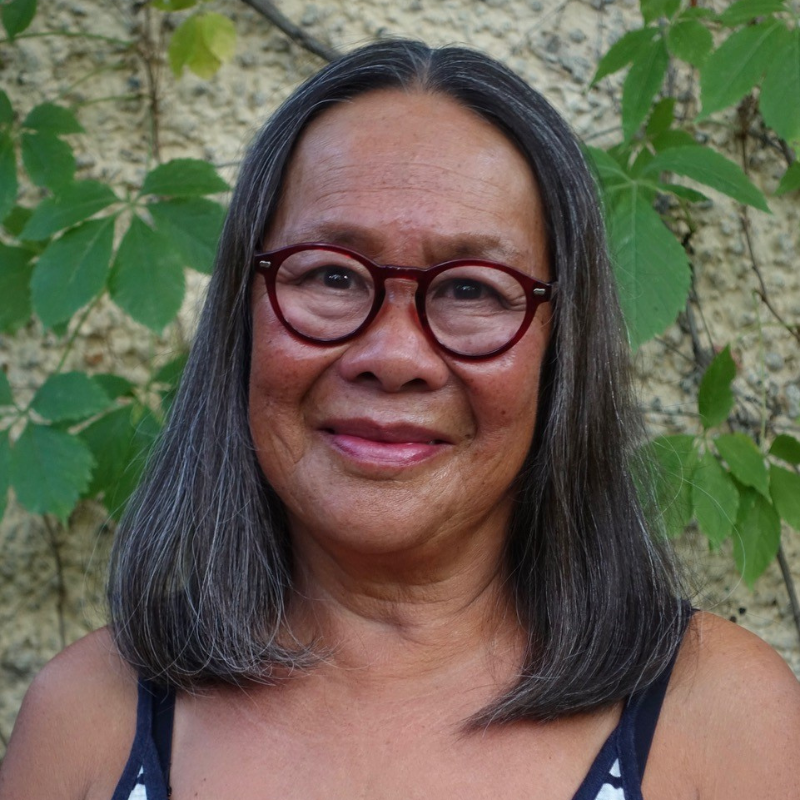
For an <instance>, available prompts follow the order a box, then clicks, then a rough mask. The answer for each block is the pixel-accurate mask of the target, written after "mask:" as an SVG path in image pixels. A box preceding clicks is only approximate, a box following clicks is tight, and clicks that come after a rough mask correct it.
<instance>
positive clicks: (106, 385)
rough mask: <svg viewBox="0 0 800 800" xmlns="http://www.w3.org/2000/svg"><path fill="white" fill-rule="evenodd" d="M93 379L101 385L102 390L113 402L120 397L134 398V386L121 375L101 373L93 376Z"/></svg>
mask: <svg viewBox="0 0 800 800" xmlns="http://www.w3.org/2000/svg"><path fill="white" fill-rule="evenodd" d="M92 379H93V380H94V381H95V382H96V383H98V384H99V385H100V388H101V389H102V390H103V391H104V392H105V393H106V394H107V395H108V397H109V398H110V399H111V400H116V399H117V398H118V397H133V390H134V385H133V384H132V383H131V382H130V381H129V380H128V379H127V378H123V377H122V376H121V375H113V374H112V373H110V372H100V373H98V374H97V375H92Z"/></svg>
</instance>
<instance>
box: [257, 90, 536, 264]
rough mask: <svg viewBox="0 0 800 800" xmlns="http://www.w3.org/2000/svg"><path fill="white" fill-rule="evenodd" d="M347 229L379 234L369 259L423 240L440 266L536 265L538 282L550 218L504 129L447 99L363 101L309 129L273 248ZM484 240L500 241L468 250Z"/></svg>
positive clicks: (289, 179) (378, 96)
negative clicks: (459, 261) (464, 262)
mask: <svg viewBox="0 0 800 800" xmlns="http://www.w3.org/2000/svg"><path fill="white" fill-rule="evenodd" d="M393 94H395V95H396V96H392V95H393ZM360 118H363V119H360ZM416 120H419V121H418V122H417V121H416ZM387 198H388V200H387ZM349 223H353V224H354V226H355V227H357V228H358V229H359V231H360V230H361V229H369V228H372V229H373V231H374V232H375V235H374V236H373V237H371V238H372V240H373V242H372V243H373V244H374V246H375V249H374V250H373V252H371V253H370V252H367V253H365V255H371V256H373V257H377V256H378V255H379V253H380V254H381V255H385V256H388V255H389V254H384V253H383V250H382V248H381V239H384V240H385V239H387V238H391V240H392V241H393V242H394V243H395V244H396V245H397V246H398V248H399V246H400V244H401V243H408V244H411V245H413V244H414V242H415V241H417V242H419V243H420V247H424V249H425V251H426V253H425V256H426V258H427V257H428V256H430V257H432V258H435V260H446V259H447V258H457V257H462V256H474V257H483V258H490V259H493V260H500V261H505V262H507V263H511V264H512V265H517V266H522V265H526V264H531V263H533V264H535V265H537V268H536V273H537V274H538V275H539V276H541V270H540V269H538V266H540V265H545V264H546V261H547V256H546V247H545V246H544V245H545V244H546V232H545V227H546V226H545V219H544V213H543V209H542V206H541V201H540V197H539V192H538V187H537V185H536V181H535V179H534V176H533V172H532V170H531V168H530V166H529V165H528V163H527V161H526V159H525V158H524V157H523V156H522V154H521V153H520V152H519V150H518V149H517V147H516V145H514V144H513V143H512V142H511V141H510V140H509V139H508V138H507V136H506V135H505V134H504V133H503V132H502V131H500V130H498V129H497V128H496V127H494V126H493V125H491V124H490V123H489V122H487V121H486V120H484V119H483V118H481V117H479V116H478V115H477V114H475V113H474V112H472V111H470V110H469V109H466V108H464V107H463V106H461V105H460V104H458V103H457V102H456V101H454V100H452V99H451V98H448V97H445V96H441V95H424V94H420V95H416V96H413V95H412V96H410V97H409V96H408V95H407V94H402V95H400V94H399V93H393V92H390V91H385V92H374V93H371V94H367V95H363V96H361V97H359V98H357V99H356V100H354V101H353V102H351V103H348V104H346V105H341V106H336V107H334V108H332V109H329V110H328V111H326V112H325V113H323V114H322V115H321V116H320V117H318V118H317V119H316V120H315V121H314V122H313V123H312V124H311V125H310V126H309V128H308V129H307V130H306V132H305V133H304V134H303V136H302V138H301V139H300V142H299V143H298V146H297V148H296V150H295V153H294V157H293V159H292V161H291V162H290V164H289V168H288V170H287V174H286V179H285V183H284V191H283V196H282V199H281V202H280V204H279V206H278V209H277V213H276V214H275V217H274V219H273V222H272V225H271V227H270V236H269V237H268V238H269V239H270V240H271V241H270V246H272V247H277V246H283V245H287V244H291V243H296V242H299V241H309V240H321V241H330V239H328V238H325V237H323V236H314V235H313V232H314V231H315V230H325V229H328V230H330V229H336V228H337V227H338V228H340V229H343V230H344V229H346V228H347V226H348V224H349ZM520 231H527V232H529V234H530V235H525V236H521V235H520ZM304 232H308V233H309V234H312V235H305V233H304ZM344 233H345V235H347V231H346V230H344ZM272 234H274V236H273V235H272ZM459 234H461V236H459ZM470 236H472V237H473V238H472V241H470ZM481 236H483V237H484V240H485V242H484V244H485V243H488V242H489V240H490V238H491V237H494V239H495V240H496V241H498V242H500V243H501V246H500V247H491V246H490V247H488V249H487V251H486V252H484V251H483V250H481V251H480V252H475V251H474V250H471V249H469V248H470V246H471V244H474V242H475V241H478V240H479V239H480V237H481ZM352 238H362V239H364V238H370V237H364V236H361V235H360V234H359V236H358V237H355V236H354V237H352ZM423 240H425V241H423ZM459 240H462V242H463V244H462V243H459ZM334 243H342V244H345V245H346V244H347V243H346V242H342V241H341V239H340V240H339V241H338V242H334ZM351 246H354V247H355V243H353V244H352V245H351ZM355 249H358V248H357V247H356V248H355ZM445 251H446V252H445Z"/></svg>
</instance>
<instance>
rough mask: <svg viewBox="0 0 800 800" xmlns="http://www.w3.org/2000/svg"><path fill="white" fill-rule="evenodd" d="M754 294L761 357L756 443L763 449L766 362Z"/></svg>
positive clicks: (765, 421)
mask: <svg viewBox="0 0 800 800" xmlns="http://www.w3.org/2000/svg"><path fill="white" fill-rule="evenodd" d="M757 296H758V295H757V294H756V295H755V296H754V297H753V301H754V305H755V309H754V310H755V312H756V326H757V330H758V349H759V355H760V356H761V358H760V361H761V380H760V381H759V383H760V384H761V400H760V403H759V413H758V416H759V419H760V420H761V428H760V430H759V437H760V438H759V440H758V443H759V444H760V445H761V447H764V444H765V442H766V439H767V362H766V354H765V353H764V331H763V330H762V329H761V314H759V305H758V301H756V299H755V298H756V297H757Z"/></svg>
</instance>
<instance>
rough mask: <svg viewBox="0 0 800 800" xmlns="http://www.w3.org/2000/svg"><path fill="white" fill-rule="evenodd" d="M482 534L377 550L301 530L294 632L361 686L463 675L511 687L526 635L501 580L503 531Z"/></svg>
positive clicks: (296, 539) (343, 676)
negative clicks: (310, 641)
mask: <svg viewBox="0 0 800 800" xmlns="http://www.w3.org/2000/svg"><path fill="white" fill-rule="evenodd" d="M485 533H486V532H485V531H483V532H481V533H479V534H478V535H473V536H471V537H465V536H460V537H459V541H458V543H457V544H458V546H454V544H455V543H454V542H447V541H441V540H439V541H426V542H424V543H422V544H418V545H416V546H412V547H405V548H394V549H390V550H388V551H383V552H378V553H374V552H363V551H360V552H359V551H353V550H348V549H347V548H346V547H342V546H336V545H335V544H333V543H331V542H330V541H326V540H325V539H323V538H320V537H313V536H306V535H303V534H302V533H300V534H299V535H295V537H294V542H295V560H296V563H298V564H300V565H302V566H301V568H300V570H299V574H298V575H297V576H296V584H297V590H296V592H295V594H294V596H293V602H292V606H291V618H292V622H293V628H294V630H295V632H296V633H300V632H302V635H303V637H304V638H305V637H308V639H313V640H315V641H317V642H318V643H319V645H321V647H322V648H323V650H324V651H325V652H327V653H329V654H330V655H329V657H328V658H327V659H326V661H325V665H326V668H328V669H330V670H332V671H333V672H338V674H339V678H340V679H352V680H354V681H356V682H358V683H359V684H360V685H361V686H362V687H363V686H369V685H374V686H376V687H386V686H398V685H401V684H403V683H408V684H413V685H414V686H415V687H417V688H418V687H419V685H420V683H421V682H425V681H432V682H434V683H436V682H437V681H438V680H439V679H441V678H442V677H445V676H458V675H464V674H465V673H471V674H473V675H475V676H479V675H480V676H481V680H482V681H483V682H484V683H492V684H496V683H498V682H500V683H506V682H507V681H508V679H509V676H510V674H513V672H514V671H515V670H516V669H517V668H518V664H519V658H520V655H521V647H522V645H523V643H524V634H523V633H522V631H521V629H520V625H519V623H518V621H517V617H516V613H515V612H514V609H513V603H512V602H511V600H510V598H509V597H508V592H507V583H505V582H504V570H503V568H502V559H501V556H502V536H500V535H495V536H486V535H485ZM445 538H446V537H445Z"/></svg>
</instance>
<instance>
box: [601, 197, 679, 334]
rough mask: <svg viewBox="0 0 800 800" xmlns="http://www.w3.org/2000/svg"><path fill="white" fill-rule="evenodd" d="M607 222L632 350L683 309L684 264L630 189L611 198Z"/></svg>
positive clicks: (653, 215) (676, 248) (647, 206)
mask: <svg viewBox="0 0 800 800" xmlns="http://www.w3.org/2000/svg"><path fill="white" fill-rule="evenodd" d="M609 223H610V243H611V252H612V254H613V255H614V257H615V258H614V261H615V273H616V278H617V285H618V289H619V294H620V302H621V304H622V310H623V312H624V314H625V321H626V322H627V325H628V336H629V338H630V341H631V346H632V347H634V348H636V347H638V346H639V345H640V344H642V342H645V341H647V340H648V339H650V338H652V337H653V336H655V335H656V334H658V333H661V332H662V331H663V330H664V329H665V328H666V327H667V326H668V325H670V324H671V323H672V322H674V320H675V318H676V317H677V315H678V312H679V311H680V310H681V309H682V308H684V306H685V305H686V297H687V295H688V294H689V287H690V285H691V273H690V271H689V262H688V259H687V257H686V252H685V251H684V249H683V248H682V247H681V245H680V243H679V242H678V241H677V239H676V238H675V237H674V236H673V235H672V233H670V231H669V230H668V229H667V227H666V226H665V225H664V223H663V222H662V221H661V218H660V217H659V216H658V214H657V213H656V212H655V211H654V210H653V208H652V206H651V205H650V203H649V202H648V201H647V200H646V199H645V198H644V197H643V196H642V194H641V191H639V190H638V187H637V186H636V185H635V184H632V185H631V186H630V187H622V188H620V189H619V190H618V191H617V192H616V193H615V195H614V202H613V204H612V205H611V208H610V220H609Z"/></svg>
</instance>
